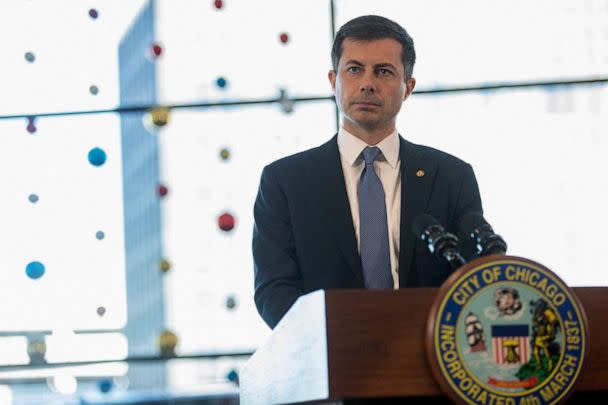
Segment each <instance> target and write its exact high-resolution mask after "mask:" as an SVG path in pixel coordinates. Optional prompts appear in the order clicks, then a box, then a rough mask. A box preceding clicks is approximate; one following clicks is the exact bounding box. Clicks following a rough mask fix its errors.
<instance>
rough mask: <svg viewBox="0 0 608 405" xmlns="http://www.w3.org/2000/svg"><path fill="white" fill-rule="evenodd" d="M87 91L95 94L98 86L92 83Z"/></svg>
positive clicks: (97, 92) (97, 91)
mask: <svg viewBox="0 0 608 405" xmlns="http://www.w3.org/2000/svg"><path fill="white" fill-rule="evenodd" d="M89 93H91V94H92V95H94V96H96V95H97V94H99V87H97V86H95V85H92V86H90V87H89Z"/></svg>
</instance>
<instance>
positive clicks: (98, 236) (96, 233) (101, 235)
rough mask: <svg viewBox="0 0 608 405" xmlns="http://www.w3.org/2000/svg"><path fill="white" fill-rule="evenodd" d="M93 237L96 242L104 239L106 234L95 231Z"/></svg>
mask: <svg viewBox="0 0 608 405" xmlns="http://www.w3.org/2000/svg"><path fill="white" fill-rule="evenodd" d="M95 237H96V238H97V239H98V240H103V238H105V237H106V234H105V233H104V232H103V231H97V232H95Z"/></svg>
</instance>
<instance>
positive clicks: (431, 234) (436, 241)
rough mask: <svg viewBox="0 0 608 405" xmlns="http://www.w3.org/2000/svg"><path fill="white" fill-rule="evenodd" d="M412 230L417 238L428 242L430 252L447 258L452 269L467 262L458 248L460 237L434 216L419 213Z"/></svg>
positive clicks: (438, 256) (440, 257)
mask: <svg viewBox="0 0 608 405" xmlns="http://www.w3.org/2000/svg"><path fill="white" fill-rule="evenodd" d="M412 230H413V231H414V234H415V235H416V237H417V238H419V239H421V240H422V241H423V242H426V244H427V247H428V249H429V252H431V254H433V255H435V257H437V258H439V259H443V260H446V261H447V262H448V263H449V264H450V266H451V267H452V270H456V269H457V268H459V267H460V266H462V265H463V264H465V260H464V258H463V257H462V255H461V254H460V251H459V250H458V238H457V237H456V236H455V235H453V234H451V233H449V232H446V231H445V229H443V227H442V226H441V225H440V224H439V222H438V221H437V220H436V219H435V218H433V217H432V216H430V215H428V214H421V215H418V216H417V217H416V218H415V219H414V222H413V224H412Z"/></svg>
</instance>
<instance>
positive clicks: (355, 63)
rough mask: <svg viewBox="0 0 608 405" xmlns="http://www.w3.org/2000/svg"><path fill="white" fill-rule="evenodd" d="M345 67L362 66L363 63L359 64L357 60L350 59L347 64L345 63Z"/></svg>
mask: <svg viewBox="0 0 608 405" xmlns="http://www.w3.org/2000/svg"><path fill="white" fill-rule="evenodd" d="M345 65H357V66H363V62H359V61H358V60H356V59H351V60H349V61H347V62H346V63H345Z"/></svg>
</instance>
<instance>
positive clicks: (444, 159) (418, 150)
mask: <svg viewBox="0 0 608 405" xmlns="http://www.w3.org/2000/svg"><path fill="white" fill-rule="evenodd" d="M404 142H405V147H406V150H408V149H409V150H408V152H407V153H408V154H409V153H411V154H414V155H417V157H418V158H419V159H423V160H425V161H428V162H432V163H434V164H437V165H439V166H443V167H452V168H461V167H466V166H469V163H467V162H465V161H464V160H462V159H461V158H459V157H456V156H454V155H452V154H450V153H448V152H445V151H443V150H440V149H436V148H433V147H431V146H427V145H420V144H416V143H413V142H410V141H407V140H404ZM406 158H407V157H406Z"/></svg>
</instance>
